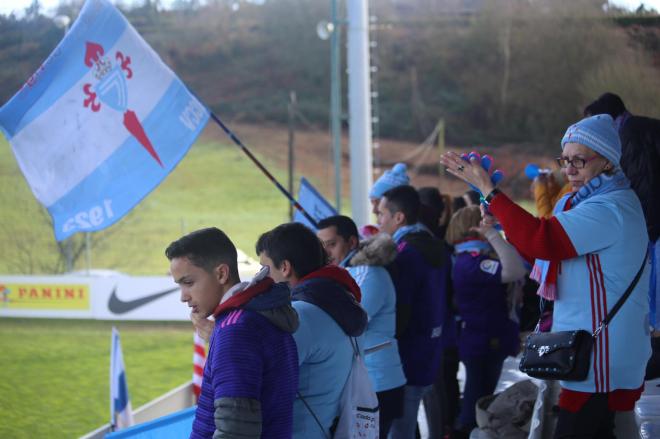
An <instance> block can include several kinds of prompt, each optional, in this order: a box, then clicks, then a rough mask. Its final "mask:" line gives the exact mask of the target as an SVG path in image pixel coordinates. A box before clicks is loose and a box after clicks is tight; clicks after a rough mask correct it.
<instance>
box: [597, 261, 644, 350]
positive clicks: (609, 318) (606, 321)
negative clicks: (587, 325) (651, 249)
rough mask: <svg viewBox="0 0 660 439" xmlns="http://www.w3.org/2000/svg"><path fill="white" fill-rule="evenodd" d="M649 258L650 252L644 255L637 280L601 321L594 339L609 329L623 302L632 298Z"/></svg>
mask: <svg viewBox="0 0 660 439" xmlns="http://www.w3.org/2000/svg"><path fill="white" fill-rule="evenodd" d="M647 256H648V251H647V252H646V253H644V260H643V261H642V266H641V267H639V270H638V271H637V274H636V275H635V278H634V279H633V280H632V282H631V283H630V286H628V289H627V290H626V292H625V293H623V296H621V297H620V298H619V300H617V301H616V303H615V304H614V306H613V307H612V309H611V310H610V312H609V313H607V315H606V316H605V318H604V319H603V320H601V322H600V325H599V326H598V328H596V332H594V333H593V337H594V338H596V337H598V334H600V331H602V330H603V328H607V325H609V324H610V322H611V321H612V319H613V318H614V316H615V315H616V313H617V312H619V309H621V306H622V305H623V302H625V301H626V299H628V297H629V296H630V293H632V291H633V289H635V285H637V282H639V278H640V277H641V276H642V272H643V271H644V266H645V265H646V258H647Z"/></svg>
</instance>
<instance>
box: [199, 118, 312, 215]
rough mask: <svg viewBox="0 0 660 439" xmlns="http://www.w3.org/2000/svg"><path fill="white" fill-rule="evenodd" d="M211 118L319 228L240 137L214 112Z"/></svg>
mask: <svg viewBox="0 0 660 439" xmlns="http://www.w3.org/2000/svg"><path fill="white" fill-rule="evenodd" d="M211 118H212V119H213V120H214V121H215V123H217V124H218V126H220V128H222V130H223V131H224V132H225V133H227V135H228V136H229V138H230V139H231V140H233V141H234V143H235V144H236V145H238V146H239V147H240V148H241V150H243V152H244V153H245V155H247V156H248V157H249V158H250V160H252V162H253V163H254V164H255V165H257V167H258V168H259V169H261V172H263V173H264V175H265V176H266V177H268V179H269V180H270V181H271V182H273V184H274V185H275V187H277V189H279V190H280V192H282V194H284V196H285V197H287V198H288V199H289V201H290V202H291V204H292V205H293V207H295V208H296V209H298V212H300V213H302V214H303V215H304V216H305V218H307V221H309V222H310V223H312V225H313V226H314V227H318V223H317V222H316V220H315V219H314V218H312V216H311V215H310V214H309V213H307V211H306V210H305V209H304V208H303V207H302V206H301V205H300V203H298V202H297V201H296V199H295V198H293V196H292V195H291V194H290V193H289V191H287V190H286V189H284V186H282V185H281V184H280V182H279V181H277V179H276V178H275V177H274V176H273V174H271V173H270V172H268V169H266V168H265V167H264V165H262V164H261V162H260V161H259V160H258V159H257V158H256V157H255V156H254V155H253V154H252V153H251V152H250V150H249V149H247V147H246V146H245V145H243V142H241V140H240V139H239V138H238V137H236V135H234V133H233V132H232V131H231V130H230V129H229V128H227V126H225V124H224V123H222V121H221V120H220V118H218V116H216V115H215V113H213V112H212V111H211Z"/></svg>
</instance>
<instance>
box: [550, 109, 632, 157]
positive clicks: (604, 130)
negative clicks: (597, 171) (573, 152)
mask: <svg viewBox="0 0 660 439" xmlns="http://www.w3.org/2000/svg"><path fill="white" fill-rule="evenodd" d="M567 143H580V144H582V145H584V146H586V147H587V148H589V149H591V150H593V151H595V152H597V153H598V154H600V155H602V156H603V157H605V158H606V159H607V160H609V161H610V163H612V164H613V165H614V166H619V160H620V159H621V140H619V133H618V132H617V130H616V128H615V126H614V120H613V119H612V116H610V115H609V114H599V115H597V116H591V117H587V118H585V119H582V120H581V121H579V122H578V123H576V124H573V125H571V126H570V127H568V129H567V130H566V134H564V138H563V139H561V149H562V150H563V149H564V145H566V144H567Z"/></svg>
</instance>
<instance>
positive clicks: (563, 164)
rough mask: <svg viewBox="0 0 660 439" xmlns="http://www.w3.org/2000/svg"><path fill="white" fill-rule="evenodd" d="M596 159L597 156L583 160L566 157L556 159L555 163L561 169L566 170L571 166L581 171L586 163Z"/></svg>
mask: <svg viewBox="0 0 660 439" xmlns="http://www.w3.org/2000/svg"><path fill="white" fill-rule="evenodd" d="M598 157H599V156H598V155H595V156H593V157H591V158H589V159H583V158H582V157H573V158H572V159H569V158H568V157H557V158H556V159H555V160H556V161H557V164H558V165H559V167H560V168H562V169H565V168H568V165H571V166H572V167H574V168H575V169H583V168H584V167H585V166H586V165H587V163H589V162H590V161H592V160H594V159H597V158H598Z"/></svg>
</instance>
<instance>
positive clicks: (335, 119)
mask: <svg viewBox="0 0 660 439" xmlns="http://www.w3.org/2000/svg"><path fill="white" fill-rule="evenodd" d="M338 1H339V0H331V2H330V3H331V18H332V26H333V31H332V33H331V34H330V43H331V44H330V114H331V118H330V130H331V134H332V152H333V156H334V160H333V161H334V165H335V206H336V208H337V212H338V213H340V212H341V58H340V50H339V42H340V41H341V26H340V22H339V17H338V14H337V2H338Z"/></svg>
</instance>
